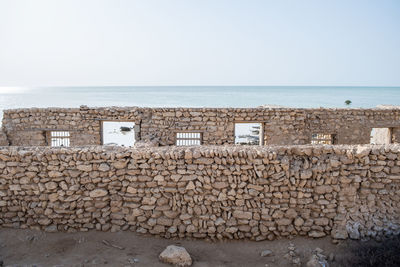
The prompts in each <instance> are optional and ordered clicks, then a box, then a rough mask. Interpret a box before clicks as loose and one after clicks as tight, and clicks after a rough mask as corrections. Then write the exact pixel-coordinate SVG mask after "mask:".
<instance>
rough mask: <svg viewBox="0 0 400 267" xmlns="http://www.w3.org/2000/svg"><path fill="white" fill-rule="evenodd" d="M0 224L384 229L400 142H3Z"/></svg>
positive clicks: (153, 229) (393, 217)
mask: <svg viewBox="0 0 400 267" xmlns="http://www.w3.org/2000/svg"><path fill="white" fill-rule="evenodd" d="M0 210H1V212H0V225H2V226H3V227H15V228H38V229H43V230H46V231H70V232H72V231H87V230H91V229H96V230H101V231H119V230H128V229H129V230H132V231H137V232H139V233H150V234H154V235H159V236H162V237H166V238H171V237H181V238H183V237H195V238H210V239H252V240H264V239H270V240H272V239H274V238H278V237H284V236H295V235H307V236H310V237H322V236H326V235H332V237H333V238H336V239H346V238H348V237H350V238H355V239H358V238H366V237H373V238H380V237H382V236H383V235H391V234H396V233H399V229H400V146H398V145H390V146H290V147H247V146H214V147H213V146H202V147H150V148H149V147H147V148H140V149H129V148H115V147H114V148H113V147H101V146H98V147H80V148H79V147H74V148H48V147H37V148H21V147H5V148H2V149H0Z"/></svg>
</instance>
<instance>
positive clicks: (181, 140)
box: [176, 133, 201, 146]
mask: <svg viewBox="0 0 400 267" xmlns="http://www.w3.org/2000/svg"><path fill="white" fill-rule="evenodd" d="M176 145H177V146H199V145H201V133H176Z"/></svg>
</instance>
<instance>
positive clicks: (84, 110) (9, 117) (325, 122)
mask: <svg viewBox="0 0 400 267" xmlns="http://www.w3.org/2000/svg"><path fill="white" fill-rule="evenodd" d="M107 120H116V121H133V122H135V125H136V126H137V127H136V129H135V132H136V135H137V141H144V142H148V141H153V142H154V141H155V142H158V144H159V145H162V146H164V145H173V144H174V141H175V133H176V132H177V131H188V130H189V131H198V132H202V133H203V144H205V145H223V144H233V143H234V123H235V122H260V123H262V125H263V137H264V138H263V139H264V144H266V145H298V144H309V143H310V141H311V135H312V134H313V133H323V134H335V135H336V143H337V144H368V143H369V140H370V133H371V129H372V128H378V127H388V128H391V129H392V132H393V133H396V134H397V135H399V134H398V132H399V129H400V109H322V108H321V109H289V108H273V109H268V108H246V109H241V108H139V107H120V108H118V107H110V108H88V107H86V106H82V107H81V108H75V109H74V108H47V109H39V108H32V109H13V110H5V111H4V117H3V131H4V132H5V133H6V134H7V137H8V140H9V141H10V144H11V145H14V146H45V145H47V143H46V131H50V130H68V131H70V132H71V135H72V136H71V145H72V146H82V145H100V144H101V143H102V142H101V125H102V121H107ZM398 139H399V138H398V137H396V138H395V137H393V140H394V141H395V142H398Z"/></svg>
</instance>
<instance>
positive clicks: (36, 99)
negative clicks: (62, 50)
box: [0, 86, 400, 116]
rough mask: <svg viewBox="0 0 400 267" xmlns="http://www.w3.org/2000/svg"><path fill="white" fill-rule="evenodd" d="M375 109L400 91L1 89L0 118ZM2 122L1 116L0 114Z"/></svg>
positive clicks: (397, 100) (398, 100)
mask: <svg viewBox="0 0 400 267" xmlns="http://www.w3.org/2000/svg"><path fill="white" fill-rule="evenodd" d="M347 99H349V100H351V101H352V104H351V107H364V108H368V107H375V106H376V105H379V104H391V105H400V87H281V86H279V87H277V86H275V87H273V86H168V87H162V86H146V87H144V86H132V87H45V88H7V87H0V112H1V110H3V109H10V108H25V107H79V106H80V105H88V106H143V107H257V106H260V105H266V104H269V105H282V106H287V107H345V104H344V101H345V100H347ZM1 116H2V112H1Z"/></svg>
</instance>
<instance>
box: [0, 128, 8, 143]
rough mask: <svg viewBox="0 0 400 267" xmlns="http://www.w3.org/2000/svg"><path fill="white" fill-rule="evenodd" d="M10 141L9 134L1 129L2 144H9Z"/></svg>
mask: <svg viewBox="0 0 400 267" xmlns="http://www.w3.org/2000/svg"><path fill="white" fill-rule="evenodd" d="M8 145H9V142H8V139H7V135H6V134H5V133H4V132H3V131H0V146H8Z"/></svg>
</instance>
